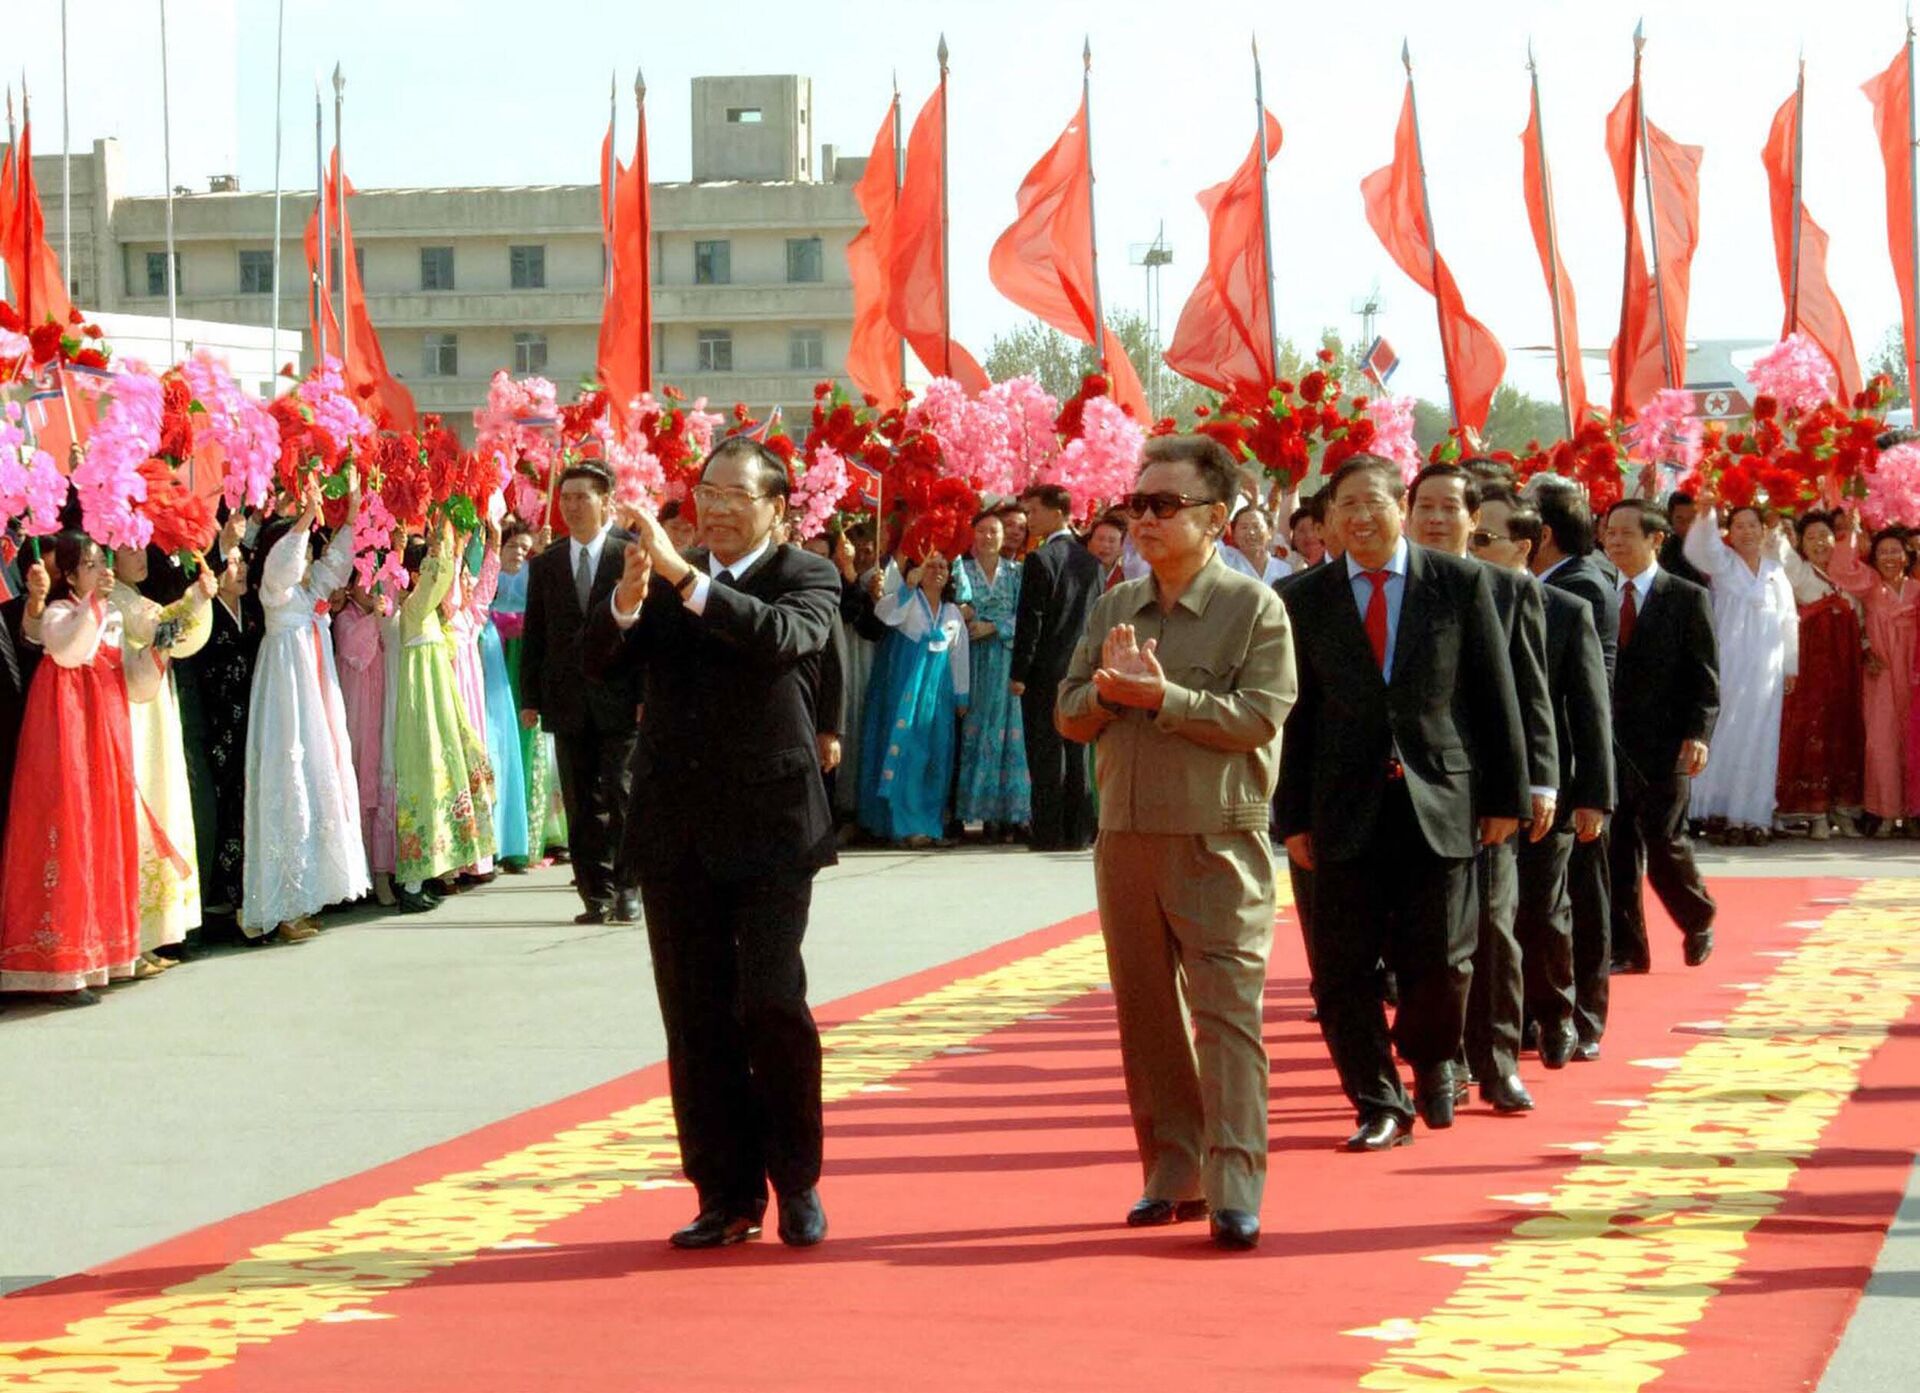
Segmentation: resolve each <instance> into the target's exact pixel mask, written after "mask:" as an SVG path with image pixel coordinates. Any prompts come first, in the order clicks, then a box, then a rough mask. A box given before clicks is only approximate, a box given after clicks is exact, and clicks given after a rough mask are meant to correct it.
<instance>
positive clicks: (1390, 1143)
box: [1347, 1112, 1413, 1151]
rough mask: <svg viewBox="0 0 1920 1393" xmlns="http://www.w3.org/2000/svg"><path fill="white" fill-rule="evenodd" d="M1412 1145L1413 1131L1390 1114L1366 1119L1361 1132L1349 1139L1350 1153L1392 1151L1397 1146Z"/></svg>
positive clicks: (1376, 1115) (1362, 1123)
mask: <svg viewBox="0 0 1920 1393" xmlns="http://www.w3.org/2000/svg"><path fill="white" fill-rule="evenodd" d="M1412 1145H1413V1132H1412V1130H1411V1129H1410V1128H1409V1126H1408V1125H1407V1124H1406V1123H1405V1122H1402V1121H1401V1120H1400V1119H1399V1118H1398V1117H1396V1116H1394V1115H1393V1114H1392V1113H1390V1112H1383V1113H1376V1114H1375V1115H1374V1116H1372V1117H1369V1118H1367V1119H1365V1120H1364V1121H1362V1122H1361V1124H1360V1130H1359V1131H1357V1132H1355V1133H1354V1134H1353V1135H1352V1136H1350V1137H1348V1138H1347V1150H1349V1151H1391V1150H1393V1148H1394V1147H1396V1146H1412Z"/></svg>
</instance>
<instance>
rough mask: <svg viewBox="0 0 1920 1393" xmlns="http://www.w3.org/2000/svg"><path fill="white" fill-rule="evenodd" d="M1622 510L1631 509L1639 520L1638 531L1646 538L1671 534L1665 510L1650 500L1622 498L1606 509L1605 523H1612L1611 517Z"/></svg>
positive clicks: (1671, 529)
mask: <svg viewBox="0 0 1920 1393" xmlns="http://www.w3.org/2000/svg"><path fill="white" fill-rule="evenodd" d="M1622 508H1631V509H1633V510H1634V512H1635V513H1636V514H1638V515H1639V518H1640V531H1641V533H1642V535H1644V536H1648V537H1658V536H1662V535H1664V534H1666V533H1669V532H1672V531H1673V527H1672V525H1671V524H1670V523H1669V522H1668V521H1667V510H1666V509H1665V508H1662V507H1661V506H1660V505H1659V504H1658V503H1655V502H1654V501H1653V500H1652V499H1651V498H1623V499H1621V500H1620V501H1619V502H1618V503H1616V504H1614V505H1613V506H1612V507H1611V508H1609V509H1607V521H1608V522H1612V521H1613V515H1614V514H1615V513H1617V512H1619V511H1620V510H1621V509H1622Z"/></svg>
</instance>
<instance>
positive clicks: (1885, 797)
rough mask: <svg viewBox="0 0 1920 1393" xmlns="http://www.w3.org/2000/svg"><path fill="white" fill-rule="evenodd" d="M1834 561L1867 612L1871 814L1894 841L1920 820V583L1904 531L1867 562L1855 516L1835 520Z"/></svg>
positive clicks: (1864, 686)
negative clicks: (1917, 697)
mask: <svg viewBox="0 0 1920 1393" xmlns="http://www.w3.org/2000/svg"><path fill="white" fill-rule="evenodd" d="M1833 530H1834V548H1833V559H1832V561H1831V562H1830V563H1829V569H1828V574H1829V575H1830V576H1832V578H1833V581H1834V583H1835V584H1836V585H1838V586H1839V587H1840V588H1841V589H1842V590H1845V591H1846V592H1847V593H1848V594H1850V595H1852V596H1853V597H1854V598H1855V599H1857V600H1859V601H1860V605H1861V608H1862V609H1864V610H1865V611H1866V626H1865V627H1866V639H1867V657H1866V672H1865V677H1864V679H1863V680H1862V682H1861V694H1860V704H1861V710H1862V714H1863V715H1864V717H1865V722H1866V728H1867V730H1866V734H1867V769H1866V781H1865V796H1864V798H1863V799H1862V800H1861V801H1862V803H1863V804H1864V806H1865V807H1866V810H1867V812H1868V814H1869V815H1870V816H1872V817H1874V818H1876V819H1878V820H1879V825H1878V826H1877V827H1875V828H1874V835H1875V836H1877V837H1886V836H1891V835H1892V831H1893V824H1894V822H1895V821H1896V820H1897V819H1901V818H1905V819H1907V823H1908V826H1909V828H1910V829H1911V828H1912V827H1913V826H1914V819H1915V817H1916V815H1920V778H1916V777H1915V776H1914V775H1915V772H1916V771H1915V770H1914V769H1913V768H1912V764H1913V761H1912V760H1911V759H1910V758H1909V748H1908V747H1909V745H1910V744H1911V743H1912V740H1913V732H1912V731H1911V730H1910V729H1909V726H1910V722H1911V719H1912V710H1911V708H1912V705H1913V664H1914V630H1915V626H1916V623H1917V622H1920V581H1916V580H1913V579H1911V578H1910V577H1909V576H1908V575H1907V545H1906V541H1905V539H1904V538H1903V537H1902V535H1901V533H1900V532H1899V530H1898V529H1896V528H1882V529H1881V530H1880V531H1878V532H1876V533H1874V535H1873V542H1872V544H1871V545H1870V546H1869V547H1868V549H1867V559H1866V560H1864V561H1863V560H1862V559H1861V556H1860V536H1859V531H1858V529H1857V527H1856V525H1855V523H1854V519H1853V516H1852V514H1850V513H1842V514H1840V515H1839V516H1838V517H1837V518H1836V519H1835V520H1834V527H1833Z"/></svg>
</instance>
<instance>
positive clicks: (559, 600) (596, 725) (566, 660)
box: [520, 528, 635, 736]
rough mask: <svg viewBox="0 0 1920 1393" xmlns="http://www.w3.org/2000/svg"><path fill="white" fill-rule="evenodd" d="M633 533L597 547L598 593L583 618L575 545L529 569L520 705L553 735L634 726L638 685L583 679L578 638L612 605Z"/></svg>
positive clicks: (555, 549)
mask: <svg viewBox="0 0 1920 1393" xmlns="http://www.w3.org/2000/svg"><path fill="white" fill-rule="evenodd" d="M632 540H633V534H632V533H630V532H623V531H621V530H620V529H619V528H614V529H612V530H611V531H609V532H608V533H607V540H606V541H605V542H604V543H603V544H602V545H601V548H600V564H599V566H598V567H597V568H596V569H595V571H594V573H593V595H592V599H591V600H590V602H589V603H588V606H587V610H586V612H585V613H582V612H581V609H580V597H579V595H578V594H577V593H576V592H575V590H574V588H573V543H572V542H571V541H570V540H569V539H567V538H565V537H562V538H560V539H559V540H558V541H556V542H554V543H553V545H552V546H549V547H548V548H547V549H546V550H545V551H543V552H541V553H540V555H538V556H536V557H534V558H533V560H532V562H531V563H530V564H529V565H528V568H527V617H526V621H525V627H524V628H523V629H522V630H521V644H520V676H521V685H520V700H521V701H522V702H524V703H526V704H528V705H530V706H536V707H538V708H539V710H540V722H541V724H542V725H544V726H545V727H546V728H547V729H548V730H550V731H552V732H553V733H554V734H556V735H574V736H579V735H588V734H613V733H615V732H619V731H631V730H632V729H633V705H634V700H635V695H634V688H633V685H632V683H631V682H629V681H627V680H626V679H625V677H624V675H622V676H616V677H615V678H613V679H612V680H609V681H596V680H594V679H592V678H589V677H587V676H586V674H585V670H584V668H583V667H582V664H581V660H580V637H581V634H582V632H583V631H584V629H585V627H586V622H587V616H588V615H589V614H594V613H598V612H599V611H600V610H603V609H605V608H606V607H607V604H608V602H609V600H610V599H611V597H612V595H613V587H614V586H616V585H618V584H619V583H620V572H621V570H622V569H623V568H624V567H625V565H626V547H627V543H628V542H631V541H632Z"/></svg>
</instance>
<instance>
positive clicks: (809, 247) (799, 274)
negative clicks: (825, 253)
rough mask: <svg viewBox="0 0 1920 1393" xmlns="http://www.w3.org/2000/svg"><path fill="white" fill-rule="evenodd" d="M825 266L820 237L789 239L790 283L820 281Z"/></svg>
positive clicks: (788, 262) (788, 264) (788, 273)
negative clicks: (822, 258)
mask: <svg viewBox="0 0 1920 1393" xmlns="http://www.w3.org/2000/svg"><path fill="white" fill-rule="evenodd" d="M823 264H824V263H823V262H822V261H821V258H820V239H819V238H818V237H789V238H787V279H788V280H789V281H817V280H820V279H822V278H823V277H822V275H821V269H822V266H823Z"/></svg>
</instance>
